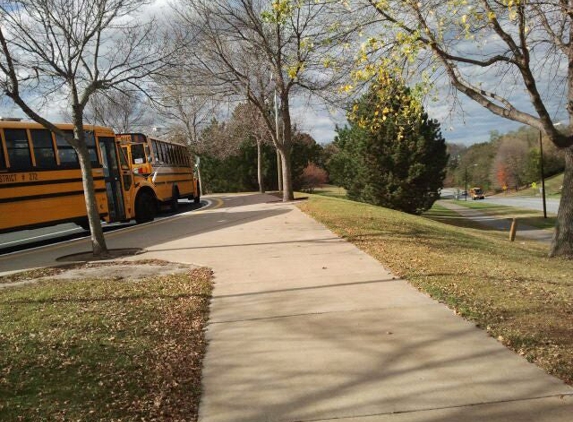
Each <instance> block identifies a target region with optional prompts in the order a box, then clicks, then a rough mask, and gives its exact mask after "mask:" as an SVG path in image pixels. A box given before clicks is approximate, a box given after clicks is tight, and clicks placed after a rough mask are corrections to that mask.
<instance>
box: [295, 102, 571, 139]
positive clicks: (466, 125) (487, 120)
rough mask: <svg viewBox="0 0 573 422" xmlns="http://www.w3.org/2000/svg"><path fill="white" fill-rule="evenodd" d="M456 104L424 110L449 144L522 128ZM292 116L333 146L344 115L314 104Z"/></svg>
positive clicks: (563, 118) (476, 107)
mask: <svg viewBox="0 0 573 422" xmlns="http://www.w3.org/2000/svg"><path fill="white" fill-rule="evenodd" d="M458 101H459V102H461V106H462V108H463V112H462V110H460V108H459V107H458V108H456V109H454V110H453V111H452V106H451V100H450V101H447V100H444V101H443V102H441V103H434V104H428V105H427V106H426V109H427V111H428V114H429V115H430V117H431V118H433V119H436V120H438V121H439V122H440V125H441V128H442V136H443V137H444V138H445V140H446V142H448V143H456V144H463V145H472V144H475V143H478V142H487V141H489V139H490V132H491V131H494V130H497V131H498V132H499V133H500V134H504V133H507V132H510V131H513V130H516V129H518V128H519V127H521V126H523V124H522V123H518V122H514V121H511V120H508V119H504V118H502V117H499V116H496V115H495V114H493V113H491V112H490V111H488V110H487V109H485V108H484V107H482V106H480V105H479V104H477V103H476V102H474V101H472V100H470V99H467V98H462V96H460V97H459V98H458ZM525 101H527V98H525V96H523V98H521V101H520V102H521V103H522V104H523V106H524V107H523V108H525V109H529V108H530V104H529V102H528V101H527V102H526V103H523V102H525ZM516 104H519V102H518V103H516ZM556 109H558V110H563V111H562V112H560V113H559V112H555V111H553V113H552V115H553V116H554V121H555V122H559V121H562V122H564V123H566V113H565V110H564V109H562V108H556ZM293 115H294V117H295V121H296V122H297V123H298V124H299V125H300V127H301V129H302V130H303V131H306V132H308V133H310V135H311V136H312V137H313V138H314V139H315V140H316V141H317V142H318V143H320V144H326V143H329V142H332V141H333V139H334V136H335V131H334V128H335V125H336V124H338V125H339V126H343V125H344V124H345V122H346V120H345V118H344V114H343V113H341V112H338V113H336V112H334V111H332V110H331V111H328V110H326V109H325V107H323V106H320V105H316V104H308V105H304V106H299V107H297V108H296V109H295V110H294V112H293Z"/></svg>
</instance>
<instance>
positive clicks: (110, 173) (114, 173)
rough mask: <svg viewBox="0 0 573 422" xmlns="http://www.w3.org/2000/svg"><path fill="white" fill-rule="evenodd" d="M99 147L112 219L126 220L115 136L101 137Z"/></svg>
mask: <svg viewBox="0 0 573 422" xmlns="http://www.w3.org/2000/svg"><path fill="white" fill-rule="evenodd" d="M99 148H100V152H101V157H102V165H103V173H104V178H105V187H106V191H107V202H108V208H109V218H110V221H123V220H125V206H124V202H123V192H122V189H121V170H120V167H119V162H118V151H117V150H116V143H115V138H113V137H100V138H99Z"/></svg>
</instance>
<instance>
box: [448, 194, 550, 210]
mask: <svg viewBox="0 0 573 422" xmlns="http://www.w3.org/2000/svg"><path fill="white" fill-rule="evenodd" d="M457 191H458V189H451V188H446V189H442V194H441V197H442V199H454V197H455V194H456V192H457ZM460 199H462V200H463V197H461V198H460ZM467 200H468V201H471V200H472V199H471V198H470V197H468V199H467ZM480 201H484V202H489V203H491V204H497V205H505V206H508V207H516V208H525V209H531V210H536V211H543V202H542V200H541V197H514V196H503V195H495V196H486V197H485V199H480ZM546 206H547V212H548V213H550V214H557V209H558V208H559V199H554V198H546Z"/></svg>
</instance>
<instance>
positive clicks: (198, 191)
mask: <svg viewBox="0 0 573 422" xmlns="http://www.w3.org/2000/svg"><path fill="white" fill-rule="evenodd" d="M193 202H194V203H195V204H198V203H200V202H201V191H200V189H199V184H197V195H195V198H194V199H193Z"/></svg>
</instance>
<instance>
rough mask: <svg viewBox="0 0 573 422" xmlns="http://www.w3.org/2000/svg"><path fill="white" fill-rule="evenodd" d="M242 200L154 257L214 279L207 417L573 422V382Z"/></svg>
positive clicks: (305, 220) (318, 228) (281, 216)
mask: <svg viewBox="0 0 573 422" xmlns="http://www.w3.org/2000/svg"><path fill="white" fill-rule="evenodd" d="M241 198H242V197H236V199H233V198H230V199H229V201H231V200H233V201H235V203H238V205H239V206H235V207H228V208H220V209H218V210H214V211H212V212H213V214H212V216H213V218H216V219H219V220H218V221H223V222H228V223H229V224H227V225H226V226H225V227H224V228H221V229H219V230H214V231H209V232H206V233H199V234H197V235H194V236H191V237H187V238H184V239H179V240H176V241H173V242H169V243H164V244H161V245H157V246H155V247H151V248H148V250H149V252H148V253H147V254H145V256H144V257H145V258H154V257H156V258H162V259H168V260H172V261H180V262H190V263H195V264H199V265H206V266H210V267H211V268H213V270H214V272H215V281H216V285H215V290H214V296H213V301H212V305H211V317H210V321H209V326H208V331H207V337H208V340H209V346H208V350H207V356H206V358H205V361H204V371H203V386H204V393H203V397H202V401H201V407H200V416H199V420H200V421H201V422H257V421H261V422H262V421H277V422H278V421H352V422H366V421H368V422H373V421H400V422H401V421H452V422H453V421H499V422H501V421H531V422H534V421H535V422H539V421H571V416H572V415H573V389H572V388H570V387H568V386H566V385H565V384H564V383H563V382H561V381H560V380H558V379H556V378H554V377H551V376H549V375H547V374H546V373H544V372H543V371H542V370H541V369H539V368H537V367H536V366H534V365H532V364H530V363H528V362H527V361H525V360H524V359H523V358H521V357H519V356H518V355H516V354H514V353H513V352H511V351H509V350H507V349H506V348H505V347H504V346H502V345H501V344H500V343H498V342H497V341H496V340H495V339H492V338H491V337H489V336H488V335H487V334H486V333H485V332H484V331H482V330H479V329H477V328H476V327H475V326H474V325H473V324H471V323H469V322H467V321H464V320H463V319H461V318H460V317H458V316H456V315H454V313H453V312H452V311H451V310H449V309H447V308H446V307H445V306H444V305H442V304H439V303H437V302H435V301H433V300H431V299H430V298H428V297H427V296H425V295H424V294H422V293H420V292H418V291H417V290H416V289H414V288H413V287H411V286H410V285H409V284H408V283H407V282H405V281H403V280H399V279H396V277H394V276H393V275H392V274H391V273H390V272H389V271H388V270H386V269H385V268H384V267H383V266H382V265H381V264H380V263H378V262H377V261H375V260H374V259H373V258H371V257H370V256H368V255H366V254H365V253H363V252H361V251H360V250H358V249H357V248H356V247H354V246H353V245H351V244H349V243H347V242H346V241H344V240H341V239H339V238H337V237H336V236H335V235H334V234H333V233H331V232H330V231H329V230H327V229H326V228H325V227H323V226H322V225H320V224H318V223H317V222H315V221H314V220H312V219H311V218H309V217H308V216H306V215H305V214H303V213H302V212H301V211H299V210H298V209H297V208H296V207H295V206H293V205H290V204H282V203H266V201H269V200H272V199H276V198H273V197H266V196H258V195H257V200H256V201H252V200H250V201H247V200H246V199H241ZM227 203H229V202H227ZM238 215H249V216H258V217H257V218H251V217H249V218H248V219H243V220H240V221H239V217H237V216H238ZM208 216H209V214H205V218H207V217H208ZM225 224H226V223H225Z"/></svg>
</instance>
